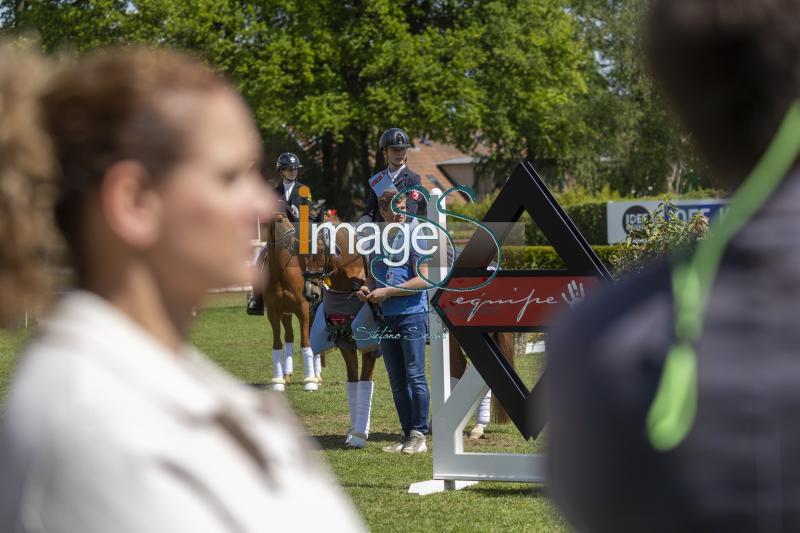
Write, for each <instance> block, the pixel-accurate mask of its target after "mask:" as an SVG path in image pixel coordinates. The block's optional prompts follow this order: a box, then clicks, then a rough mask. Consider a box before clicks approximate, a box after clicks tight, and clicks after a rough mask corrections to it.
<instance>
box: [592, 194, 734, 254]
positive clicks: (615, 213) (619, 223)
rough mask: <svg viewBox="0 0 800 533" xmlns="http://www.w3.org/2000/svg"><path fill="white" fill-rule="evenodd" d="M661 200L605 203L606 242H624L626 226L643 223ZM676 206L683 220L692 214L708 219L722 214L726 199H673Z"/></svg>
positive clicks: (636, 225)
mask: <svg viewBox="0 0 800 533" xmlns="http://www.w3.org/2000/svg"><path fill="white" fill-rule="evenodd" d="M662 203H663V202H659V201H631V202H608V204H607V205H606V223H607V228H608V244H616V243H620V242H625V241H626V240H627V238H628V227H629V226H632V227H634V228H636V227H639V226H641V225H642V224H644V223H645V221H646V220H647V218H648V217H649V216H650V213H652V212H653V211H655V210H656V209H657V208H658V206H659V205H661V204H662ZM672 203H673V204H675V207H677V208H678V213H677V214H678V218H680V219H681V220H683V221H687V220H690V219H691V218H692V217H693V216H694V215H696V214H700V215H703V216H704V217H706V218H708V219H709V220H710V219H712V218H714V217H715V216H717V215H724V213H725V209H726V208H727V205H728V201H727V200H718V199H706V200H674V201H673V202H672Z"/></svg>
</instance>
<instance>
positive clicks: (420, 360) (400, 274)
mask: <svg viewBox="0 0 800 533" xmlns="http://www.w3.org/2000/svg"><path fill="white" fill-rule="evenodd" d="M397 195H398V192H397V190H395V189H388V190H386V191H385V192H384V193H383V194H382V195H381V196H380V198H379V199H378V206H379V209H380V213H381V216H382V218H383V219H384V220H386V221H389V222H398V223H401V224H408V227H407V228H406V229H407V232H406V234H407V235H411V234H412V231H413V229H414V227H415V226H416V225H417V224H418V222H417V220H415V219H413V220H411V221H408V220H407V217H406V216H405V215H402V214H398V213H394V212H392V208H391V204H392V200H393V199H394V201H395V206H396V207H397V209H398V210H400V211H405V210H406V207H407V200H406V198H405V196H404V195H399V197H398V198H395V196H397ZM393 229H395V230H396V231H395V233H394V235H391V234H390V235H389V239H390V240H391V241H393V243H392V249H394V250H397V249H399V248H400V247H401V245H402V244H403V242H402V239H403V232H402V231H401V230H400V229H399V228H393ZM417 242H418V244H420V245H422V244H424V241H423V240H419V241H417ZM421 251H422V250H415V247H414V246H410V253H409V255H408V260H407V261H405V262H404V263H403V264H402V265H400V266H388V265H386V263H385V262H384V261H382V260H378V261H375V262H374V266H373V274H374V277H372V278H371V279H370V282H369V283H370V285H371V287H367V286H363V287H361V290H360V291H359V293H358V296H359V298H360V299H361V300H362V301H365V302H371V303H375V304H379V305H380V310H381V313H382V315H383V326H384V327H383V329H382V330H381V332H380V333H381V339H380V345H381V352H382V353H383V360H384V363H385V365H386V371H387V373H388V374H389V383H390V384H391V387H392V396H393V397H394V404H395V408H396V409H397V416H398V418H399V419H400V425H401V426H402V429H403V439H402V440H401V441H398V442H395V443H394V444H391V445H389V446H386V447H385V448H383V450H384V451H385V452H389V453H401V452H402V453H404V454H414V453H421V452H426V451H427V449H428V448H427V444H426V435H427V433H428V412H429V410H430V394H429V392H428V382H427V380H426V378H425V340H426V338H427V335H428V296H427V292H426V291H425V289H427V288H429V287H430V285H429V284H428V282H426V281H425V280H424V279H423V278H422V277H420V275H422V276H424V277H427V276H428V267H427V265H426V264H424V263H423V264H421V265H420V266H419V270H416V263H417V261H418V260H419V258H420V256H421V253H420V252H421ZM371 259H372V258H371ZM391 259H393V260H394V259H395V257H391ZM391 285H394V287H393V286H391ZM403 289H412V290H403Z"/></svg>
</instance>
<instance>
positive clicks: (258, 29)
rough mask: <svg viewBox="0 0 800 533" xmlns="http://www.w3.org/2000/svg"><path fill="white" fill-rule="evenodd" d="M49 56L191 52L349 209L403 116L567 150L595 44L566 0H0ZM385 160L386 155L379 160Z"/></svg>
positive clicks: (442, 128)
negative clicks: (122, 48)
mask: <svg viewBox="0 0 800 533" xmlns="http://www.w3.org/2000/svg"><path fill="white" fill-rule="evenodd" d="M0 5H1V6H2V7H3V9H2V11H0V13H2V16H3V17H4V20H3V25H4V27H6V28H13V29H14V30H15V31H19V30H29V29H33V30H35V31H37V32H38V33H39V35H40V36H41V40H42V44H43V46H44V48H45V49H46V50H48V51H56V50H63V49H71V50H74V51H75V52H77V53H82V52H84V51H87V50H90V49H92V48H95V47H98V46H101V45H105V44H120V43H131V42H140V43H152V44H157V45H163V46H176V47H179V48H184V49H190V50H195V51H197V52H199V53H200V54H201V55H202V56H204V57H206V58H207V59H208V60H209V61H210V62H212V63H214V64H215V65H217V66H218V67H220V68H221V69H222V70H223V71H224V72H226V73H227V74H228V75H229V76H230V77H231V79H233V80H234V81H235V82H236V84H237V85H238V87H239V89H240V90H241V91H242V93H243V94H244V95H245V97H246V98H247V100H248V102H249V103H250V105H251V106H252V108H253V110H254V113H255V115H256V118H257V121H258V124H259V126H260V128H261V129H262V133H263V134H264V137H265V139H266V140H267V143H266V144H267V147H268V150H269V152H271V153H269V152H268V155H269V156H270V157H271V156H272V155H274V154H275V153H277V152H280V151H282V150H285V149H292V150H301V151H302V152H304V155H305V159H306V161H307V162H310V163H311V164H310V165H307V168H306V170H307V172H306V174H307V178H308V180H309V181H310V182H311V184H312V186H313V188H314V189H315V191H316V194H315V195H316V196H317V197H319V196H324V197H326V198H328V199H329V205H331V204H332V205H333V206H334V207H338V208H339V210H340V214H342V215H343V216H345V217H347V216H350V215H352V214H354V212H355V210H356V206H354V204H353V202H352V201H351V198H352V197H354V196H355V197H364V196H365V195H366V192H367V190H366V179H367V178H368V177H369V175H370V174H371V173H372V172H373V171H374V164H375V163H378V164H379V163H381V161H380V157H379V154H377V155H378V157H376V152H377V146H376V144H377V139H378V136H379V135H380V132H381V131H382V130H383V129H385V128H387V127H389V126H401V127H403V128H405V129H406V130H407V131H408V133H409V134H411V135H412V136H415V137H416V136H423V135H425V136H428V137H430V138H433V139H437V140H441V141H444V142H450V143H453V144H455V145H457V146H458V147H460V148H462V149H464V150H467V151H470V150H472V149H473V148H474V147H475V146H476V144H477V143H478V142H479V141H480V142H483V143H485V144H486V145H488V146H490V147H491V148H492V149H493V151H494V152H495V153H496V156H495V158H496V159H505V160H508V159H515V158H517V157H520V156H524V155H526V154H528V153H530V154H533V156H534V157H536V158H540V157H554V158H558V157H564V156H565V152H564V147H565V146H566V139H567V138H568V137H569V135H568V134H569V131H568V130H569V122H568V116H567V114H566V113H565V112H564V109H565V108H566V107H568V106H569V105H570V103H571V102H573V101H574V100H575V99H576V98H578V96H579V95H581V94H583V93H585V92H586V83H585V81H584V79H583V76H584V71H583V69H582V68H581V65H582V64H583V63H584V62H585V61H586V57H587V55H588V53H589V52H588V49H587V48H586V47H585V46H584V44H583V42H582V41H581V40H580V39H579V38H578V37H579V35H578V26H577V25H576V24H575V21H574V18H573V17H572V16H571V14H570V13H569V10H568V6H567V2H566V0H520V1H515V2H506V1H490V0H463V1H457V0H415V1H405V2H392V1H390V0H362V1H334V0H317V1H314V2H300V1H296V0H254V1H244V0H38V1H35V2H33V1H28V2H25V1H23V0H13V1H11V0H0ZM376 159H377V160H378V161H376Z"/></svg>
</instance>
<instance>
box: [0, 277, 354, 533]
mask: <svg viewBox="0 0 800 533" xmlns="http://www.w3.org/2000/svg"><path fill="white" fill-rule="evenodd" d="M184 351H185V353H184V354H182V356H181V357H177V356H176V355H175V354H174V353H172V352H170V351H168V350H167V349H166V348H165V347H163V346H162V345H161V344H159V343H158V342H157V341H156V340H155V339H154V338H152V337H150V336H149V335H148V334H147V333H146V332H145V331H144V330H142V329H141V328H140V327H139V326H138V325H136V324H135V323H134V322H133V321H132V320H130V319H129V318H128V317H126V316H125V315H123V314H122V313H120V312H119V311H117V310H116V309H115V308H114V307H112V306H111V305H110V304H108V303H107V302H106V301H105V300H103V299H101V298H99V297H97V296H95V295H93V294H91V293H87V292H74V293H72V294H70V295H68V296H66V297H65V298H64V299H63V300H62V301H61V302H60V304H59V305H58V306H57V308H56V309H55V312H54V313H53V314H52V316H51V318H50V320H48V321H47V322H46V323H45V324H44V325H43V327H42V330H41V332H40V334H39V335H38V337H37V338H35V339H34V340H33V341H32V342H31V344H30V345H29V346H28V348H27V349H26V351H25V353H24V355H23V357H22V359H21V361H20V366H19V368H18V369H17V372H16V377H15V379H14V381H13V384H12V387H11V390H10V393H9V397H8V402H7V405H6V411H5V413H4V420H3V425H2V433H0V531H2V532H3V533H11V532H25V533H29V532H47V533H112V532H113V533H134V532H135V533H145V532H147V533H183V532H185V533H205V532H208V533H211V532H214V533H219V532H243V533H244V532H247V533H250V532H261V531H306V530H308V531H333V530H335V531H363V530H364V527H363V525H362V523H361V521H360V519H359V517H358V515H357V513H356V511H355V509H354V508H353V506H352V504H351V503H350V501H349V500H348V499H347V497H346V496H345V495H344V493H343V491H342V490H341V489H340V488H339V487H338V485H337V483H336V482H335V481H334V479H333V477H332V476H331V474H330V472H329V471H328V469H327V468H326V467H325V466H324V465H323V464H322V462H321V459H320V458H319V456H318V455H319V454H318V452H316V451H314V449H313V448H312V446H311V444H310V439H308V438H306V437H304V436H303V435H302V432H301V430H300V428H299V427H298V424H297V423H296V421H295V420H294V417H293V416H292V415H291V414H290V411H289V408H288V407H287V406H286V404H285V401H284V400H283V398H282V397H280V396H279V395H276V394H273V393H262V394H259V393H257V392H256V391H254V390H251V389H250V388H248V387H247V386H245V385H242V384H240V383H239V382H237V381H235V380H234V379H233V378H231V377H230V376H228V375H227V374H225V373H224V372H222V371H221V370H220V369H218V368H217V367H216V366H215V365H214V364H212V363H211V362H210V361H208V360H207V359H206V358H205V357H203V356H202V355H201V354H199V353H198V352H196V351H195V350H193V349H191V348H189V347H187V348H186V349H185V350H184Z"/></svg>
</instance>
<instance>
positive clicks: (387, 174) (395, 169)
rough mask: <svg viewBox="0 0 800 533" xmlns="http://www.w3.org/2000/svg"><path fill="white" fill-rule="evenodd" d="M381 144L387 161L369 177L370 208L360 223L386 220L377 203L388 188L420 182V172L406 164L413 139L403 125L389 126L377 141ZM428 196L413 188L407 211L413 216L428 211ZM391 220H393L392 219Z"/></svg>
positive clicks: (368, 203) (418, 183)
mask: <svg viewBox="0 0 800 533" xmlns="http://www.w3.org/2000/svg"><path fill="white" fill-rule="evenodd" d="M378 146H379V148H380V150H381V153H382V154H383V158H384V159H385V160H386V164H387V166H386V168H385V169H383V170H381V171H380V172H378V173H377V174H375V175H374V176H372V177H371V178H370V179H369V187H370V191H369V198H368V199H367V207H366V209H365V210H364V213H363V214H362V215H361V218H359V219H358V221H359V222H384V220H386V219H384V218H383V215H382V214H381V210H380V209H379V206H378V198H379V197H380V196H381V195H382V194H383V192H384V191H385V190H386V189H387V188H393V189H397V190H398V191H402V190H403V189H405V188H406V187H410V186H412V185H420V184H421V180H420V177H419V174H417V173H415V172H414V171H413V170H411V169H410V168H408V166H406V161H407V160H408V157H407V152H408V148H409V147H410V146H411V141H410V139H409V137H408V135H407V134H406V132H404V131H403V130H401V129H400V128H389V129H388V130H386V131H384V132H383V134H382V135H381V138H380V140H379V141H378ZM426 206H427V204H426V202H425V197H424V196H423V195H422V194H421V193H420V192H419V191H411V192H410V193H409V196H408V198H406V210H407V211H408V212H409V213H411V214H412V215H416V214H417V213H421V214H423V215H424V214H425V211H426V209H427V207H426ZM389 220H391V219H389Z"/></svg>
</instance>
